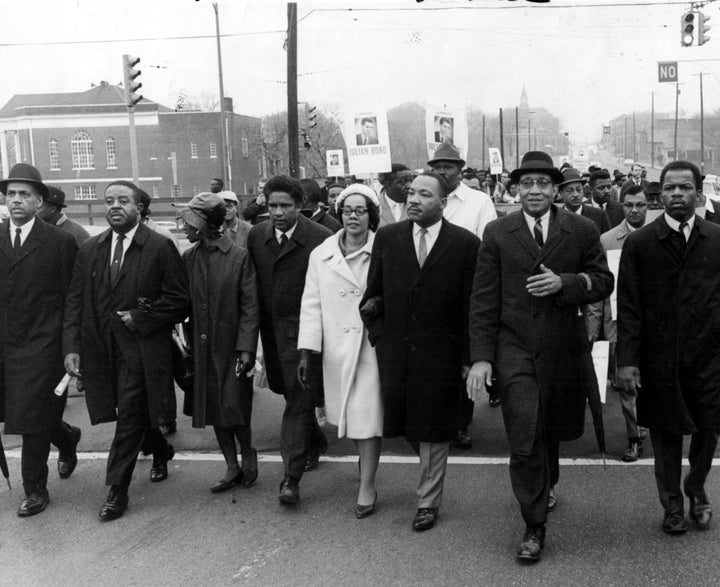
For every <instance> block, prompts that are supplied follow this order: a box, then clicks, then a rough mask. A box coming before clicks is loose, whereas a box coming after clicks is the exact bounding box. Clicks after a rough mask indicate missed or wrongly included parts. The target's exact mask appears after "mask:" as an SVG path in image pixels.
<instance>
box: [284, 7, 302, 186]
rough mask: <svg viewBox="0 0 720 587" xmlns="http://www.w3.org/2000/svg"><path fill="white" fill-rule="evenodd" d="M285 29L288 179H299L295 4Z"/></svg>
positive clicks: (289, 9)
mask: <svg viewBox="0 0 720 587" xmlns="http://www.w3.org/2000/svg"><path fill="white" fill-rule="evenodd" d="M287 15H288V29H287V116H288V167H289V171H290V177H294V178H296V179H297V178H298V177H300V165H299V164H300V145H299V134H298V133H299V129H298V101H297V4H296V3H295V2H288V5H287Z"/></svg>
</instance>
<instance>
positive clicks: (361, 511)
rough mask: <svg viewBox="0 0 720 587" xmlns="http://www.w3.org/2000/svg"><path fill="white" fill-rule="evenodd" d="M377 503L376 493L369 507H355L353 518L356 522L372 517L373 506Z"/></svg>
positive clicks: (358, 505)
mask: <svg viewBox="0 0 720 587" xmlns="http://www.w3.org/2000/svg"><path fill="white" fill-rule="evenodd" d="M376 503H377V491H376V492H375V499H373V502H372V503H371V504H370V505H360V504H359V503H358V504H356V505H355V517H356V518H357V519H358V520H362V519H363V518H367V517H368V516H372V515H373V514H374V513H375V504H376Z"/></svg>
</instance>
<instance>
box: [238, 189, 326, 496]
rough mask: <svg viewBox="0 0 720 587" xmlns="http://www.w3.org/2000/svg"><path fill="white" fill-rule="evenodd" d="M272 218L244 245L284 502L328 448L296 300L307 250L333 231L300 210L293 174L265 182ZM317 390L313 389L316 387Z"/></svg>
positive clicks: (300, 194) (300, 191)
mask: <svg viewBox="0 0 720 587" xmlns="http://www.w3.org/2000/svg"><path fill="white" fill-rule="evenodd" d="M263 189H264V194H265V197H266V198H267V206H268V210H269V212H270V220H269V221H268V222H264V223H262V224H258V225H255V226H253V228H252V229H251V230H250V234H249V235H248V241H247V248H248V251H249V252H250V255H251V257H252V260H253V263H254V264H255V269H256V274H257V280H258V294H259V296H260V336H261V337H262V338H261V340H262V348H263V356H264V359H265V367H266V369H267V376H268V384H269V386H270V389H271V390H272V391H274V392H275V393H279V394H282V395H283V396H284V397H285V410H284V412H283V418H282V427H281V429H280V454H281V455H282V459H283V464H284V466H285V475H284V478H283V480H282V482H281V483H280V493H279V499H280V503H281V504H283V505H296V504H297V503H298V502H299V501H300V487H299V483H300V479H301V478H302V475H303V472H304V471H305V464H306V462H307V460H308V458H310V457H312V458H315V457H316V456H319V453H320V452H322V451H324V450H327V440H326V439H325V435H324V434H323V433H322V431H321V430H320V428H319V426H318V424H317V420H316V419H315V402H316V401H317V398H316V397H314V396H315V395H317V393H313V390H312V389H307V390H306V389H304V388H303V386H302V385H301V384H300V382H299V381H298V378H297V376H296V369H297V365H298V360H299V358H300V356H299V354H298V349H297V338H298V330H299V327H300V301H301V300H302V294H303V290H304V288H305V274H306V273H307V267H308V259H309V258H310V253H311V252H312V250H313V249H314V248H315V247H317V246H318V245H319V244H320V243H321V242H323V241H324V240H325V239H326V238H327V237H329V236H330V235H331V234H332V232H331V231H330V230H328V229H327V228H325V227H324V226H321V225H320V224H318V223H317V222H313V221H312V220H308V219H307V218H305V217H304V216H303V215H302V214H300V207H301V206H302V200H303V189H302V186H301V185H300V183H299V182H298V181H297V180H296V179H293V178H291V177H285V176H276V177H273V178H271V179H270V180H268V182H267V183H266V184H265V187H264V188H263ZM318 369H320V359H319V355H317V356H315V355H314V356H313V373H314V376H313V377H312V380H313V382H314V386H318V385H320V383H321V380H322V378H321V376H320V375H319V374H318ZM315 392H317V387H315Z"/></svg>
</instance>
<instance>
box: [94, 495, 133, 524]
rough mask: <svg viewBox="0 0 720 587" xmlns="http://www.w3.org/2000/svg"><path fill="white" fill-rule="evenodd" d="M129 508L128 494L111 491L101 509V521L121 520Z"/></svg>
mask: <svg viewBox="0 0 720 587" xmlns="http://www.w3.org/2000/svg"><path fill="white" fill-rule="evenodd" d="M127 507H128V496H127V493H120V492H119V491H118V490H117V489H111V490H110V493H108V496H107V499H106V500H105V503H104V504H103V505H102V507H101V508H100V520H101V521H102V522H109V521H111V520H117V519H118V518H121V517H122V515H123V514H124V513H125V510H126V509H127Z"/></svg>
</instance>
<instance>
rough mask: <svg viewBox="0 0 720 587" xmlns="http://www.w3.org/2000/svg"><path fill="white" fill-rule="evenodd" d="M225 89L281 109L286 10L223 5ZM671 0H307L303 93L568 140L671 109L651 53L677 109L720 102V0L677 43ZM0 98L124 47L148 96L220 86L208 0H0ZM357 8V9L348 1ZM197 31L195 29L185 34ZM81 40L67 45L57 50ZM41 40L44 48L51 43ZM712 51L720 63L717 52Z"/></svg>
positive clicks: (83, 83) (55, 85)
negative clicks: (137, 62)
mask: <svg viewBox="0 0 720 587" xmlns="http://www.w3.org/2000/svg"><path fill="white" fill-rule="evenodd" d="M218 4H219V11H220V29H221V34H222V35H224V36H223V39H222V54H223V70H224V77H225V93H226V95H228V96H231V97H232V98H233V99H234V103H235V111H236V112H240V113H243V114H251V115H257V116H260V115H263V114H268V113H271V112H275V111H278V110H283V109H285V107H286V103H287V98H286V84H285V81H286V53H285V51H284V49H283V43H284V40H285V30H286V27H287V4H286V3H285V2H277V1H275V0H233V1H229V0H228V1H225V2H222V1H221V2H219V3H218ZM689 7H690V3H689V2H679V1H677V0H646V1H645V2H642V1H639V0H634V1H633V0H606V1H603V0H551V2H550V3H549V4H544V5H537V4H531V3H528V2H526V1H524V0H517V1H515V2H511V1H509V0H473V1H468V0H464V1H463V0H425V1H424V2H422V3H417V2H416V1H415V0H395V1H392V2H391V1H384V0H371V1H370V0H368V1H345V0H328V1H320V0H312V1H301V2H299V4H298V18H299V21H300V24H299V42H298V54H299V66H298V71H299V92H298V94H299V100H301V101H307V102H311V103H314V104H315V103H317V104H345V103H349V102H354V103H357V102H359V101H360V102H364V103H366V104H376V105H378V106H380V107H384V108H390V107H392V106H395V105H398V104H400V103H402V102H406V101H416V102H421V103H425V104H427V105H438V106H441V105H443V104H447V105H466V104H467V105H474V106H476V107H479V108H481V109H483V110H485V111H487V112H489V113H493V114H495V113H497V109H498V108H499V107H501V106H514V105H516V104H518V102H519V98H520V93H521V90H522V87H523V85H524V86H525V87H526V89H527V94H528V99H529V102H530V106H531V107H533V106H536V107H539V106H542V107H545V108H547V109H548V110H550V111H552V112H553V113H555V114H556V115H558V116H560V117H561V119H562V120H563V122H564V130H568V131H570V132H571V133H572V134H571V136H572V137H573V138H575V140H581V139H583V138H588V137H592V136H595V135H597V134H598V132H599V127H600V125H602V124H603V123H604V122H607V121H608V120H610V119H611V118H613V117H615V116H618V115H620V114H623V113H631V112H632V111H633V110H637V111H643V110H648V111H649V110H650V100H651V95H650V92H653V91H655V92H657V94H656V95H655V106H656V111H660V112H668V113H672V112H674V107H675V105H674V84H667V83H665V84H660V83H658V81H657V62H658V61H674V60H677V61H679V62H680V63H679V70H680V82H681V83H682V85H681V91H682V93H681V96H680V110H681V112H682V113H685V114H687V115H690V114H694V113H697V112H699V109H700V100H699V89H698V86H699V81H698V77H697V76H693V75H692V74H697V73H700V72H705V73H707V74H708V75H706V76H705V77H704V79H703V84H704V89H705V112H706V113H710V112H713V111H716V110H718V109H719V108H720V58H719V57H720V2H712V3H711V4H708V5H707V6H706V7H705V9H704V10H705V13H706V14H707V15H709V16H711V17H712V19H711V20H710V24H711V25H713V29H716V30H713V31H712V32H714V33H716V34H714V35H713V36H714V37H715V38H714V39H712V40H711V41H710V42H709V43H707V44H706V45H704V46H702V47H689V48H682V47H681V46H680V17H681V15H682V14H683V12H684V11H685V10H687V9H688V8H689ZM0 8H1V9H2V15H3V22H4V26H3V35H2V39H1V40H0V46H2V54H3V59H2V60H1V61H0V71H1V72H2V78H1V79H2V80H3V83H2V84H1V85H0V103H2V104H4V103H5V102H6V101H7V100H8V99H9V98H10V97H11V96H12V95H13V94H20V93H42V92H74V91H83V90H85V89H88V88H89V87H90V85H91V84H92V83H99V82H100V81H101V80H106V81H109V82H111V83H118V82H120V81H121V80H122V55H123V53H130V54H135V55H138V56H140V57H141V59H142V62H141V69H142V70H143V73H142V76H141V78H140V80H141V81H142V82H143V89H142V93H144V95H145V96H146V97H148V98H150V99H153V100H156V101H158V102H161V103H164V104H166V105H169V106H171V105H172V104H173V101H174V99H175V98H176V97H177V94H178V92H182V93H185V94H188V95H191V96H200V95H202V94H215V95H217V94H218V82H217V54H216V44H215V38H214V34H215V18H214V11H213V9H212V4H211V3H210V2H208V1H205V0H200V1H197V2H196V1H194V0H172V1H163V0H153V1H152V2H148V1H144V2H138V1H134V0H129V1H117V0H75V1H69V0H52V1H50V0H48V1H42V2H39V1H33V0H23V1H22V2H20V1H17V0H12V1H9V0H0ZM349 8H352V10H348V9H349ZM191 37H197V38H191ZM62 42H72V43H73V44H58V43H62ZM43 43H44V44H43ZM713 59H714V61H713Z"/></svg>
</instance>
